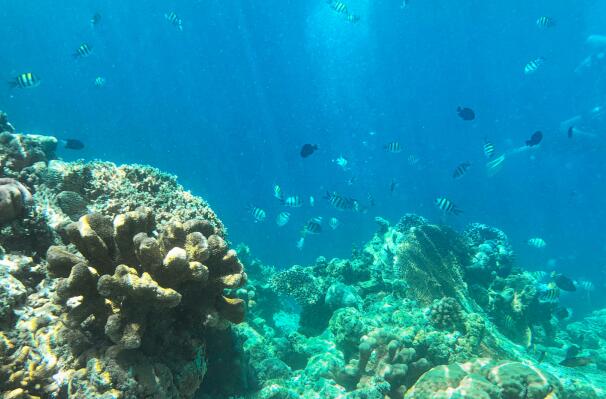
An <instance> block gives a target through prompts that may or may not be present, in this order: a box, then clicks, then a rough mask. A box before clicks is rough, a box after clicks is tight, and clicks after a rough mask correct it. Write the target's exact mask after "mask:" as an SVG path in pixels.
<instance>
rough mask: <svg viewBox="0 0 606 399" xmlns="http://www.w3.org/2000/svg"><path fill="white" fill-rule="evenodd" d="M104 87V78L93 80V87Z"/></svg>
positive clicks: (99, 77) (98, 77)
mask: <svg viewBox="0 0 606 399" xmlns="http://www.w3.org/2000/svg"><path fill="white" fill-rule="evenodd" d="M103 86H105V78H103V77H101V76H97V77H96V78H95V87H103Z"/></svg>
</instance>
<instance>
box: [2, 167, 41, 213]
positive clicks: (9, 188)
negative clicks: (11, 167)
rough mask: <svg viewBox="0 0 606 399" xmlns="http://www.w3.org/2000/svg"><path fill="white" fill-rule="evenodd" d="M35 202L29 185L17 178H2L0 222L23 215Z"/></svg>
mask: <svg viewBox="0 0 606 399" xmlns="http://www.w3.org/2000/svg"><path fill="white" fill-rule="evenodd" d="M32 203H33V198H32V195H31V193H30V192H29V190H28V189H27V187H25V186H24V185H23V184H21V183H19V182H18V181H17V180H15V179H11V178H6V177H5V178H0V224H1V223H7V222H11V221H13V220H15V219H17V218H18V217H19V216H22V215H23V213H24V212H25V211H26V209H27V208H28V207H30V206H31V205H32Z"/></svg>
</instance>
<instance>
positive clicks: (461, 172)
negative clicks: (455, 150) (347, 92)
mask: <svg viewBox="0 0 606 399" xmlns="http://www.w3.org/2000/svg"><path fill="white" fill-rule="evenodd" d="M470 166H471V163H470V162H467V161H466V162H463V163H461V164H459V166H457V167H456V168H455V170H454V172H452V178H453V179H460V178H461V177H463V176H465V174H466V173H467V170H468V169H469V167H470Z"/></svg>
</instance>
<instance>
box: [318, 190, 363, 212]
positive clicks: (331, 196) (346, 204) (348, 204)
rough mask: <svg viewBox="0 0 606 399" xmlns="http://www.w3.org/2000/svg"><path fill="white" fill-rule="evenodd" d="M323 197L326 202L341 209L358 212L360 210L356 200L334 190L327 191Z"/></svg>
mask: <svg viewBox="0 0 606 399" xmlns="http://www.w3.org/2000/svg"><path fill="white" fill-rule="evenodd" d="M324 198H326V199H328V203H329V204H330V205H331V206H332V207H334V208H336V209H339V210H341V211H354V212H358V211H359V210H360V204H359V203H358V201H357V200H355V199H353V198H348V197H344V196H342V195H341V194H339V193H337V192H335V191H333V192H327V193H326V196H325V197H324Z"/></svg>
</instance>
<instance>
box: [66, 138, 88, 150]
mask: <svg viewBox="0 0 606 399" xmlns="http://www.w3.org/2000/svg"><path fill="white" fill-rule="evenodd" d="M63 146H64V147H65V148H67V149H69V150H81V149H83V148H84V143H83V142H81V141H80V140H77V139H65V140H63Z"/></svg>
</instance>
